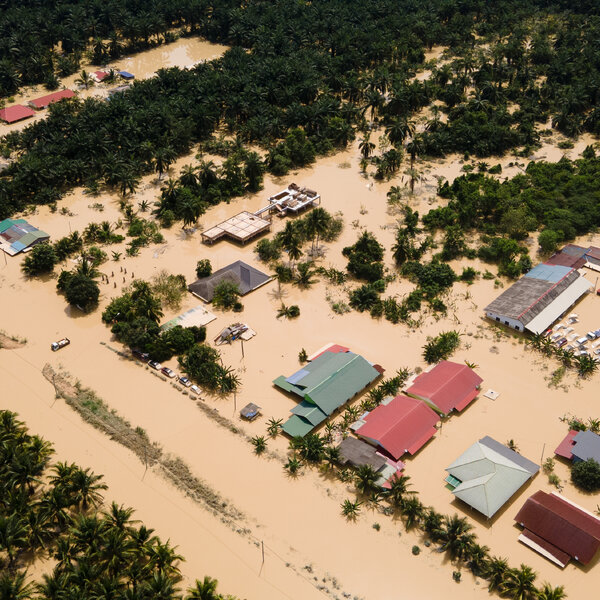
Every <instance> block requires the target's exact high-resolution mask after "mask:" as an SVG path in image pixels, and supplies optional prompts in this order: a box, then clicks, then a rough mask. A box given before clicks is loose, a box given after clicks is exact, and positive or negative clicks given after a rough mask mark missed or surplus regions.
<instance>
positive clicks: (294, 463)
mask: <svg viewBox="0 0 600 600" xmlns="http://www.w3.org/2000/svg"><path fill="white" fill-rule="evenodd" d="M301 466H302V463H301V462H300V461H299V460H298V457H297V456H296V455H295V454H294V455H293V456H291V457H290V458H289V459H288V461H287V463H285V465H283V468H284V469H285V470H286V471H287V472H288V473H289V475H290V476H292V477H295V476H296V475H297V474H298V471H299V470H300V467H301Z"/></svg>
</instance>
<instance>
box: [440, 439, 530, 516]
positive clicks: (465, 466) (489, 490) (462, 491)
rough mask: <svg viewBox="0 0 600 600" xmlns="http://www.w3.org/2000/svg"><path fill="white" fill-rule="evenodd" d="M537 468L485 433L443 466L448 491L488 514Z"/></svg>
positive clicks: (503, 501)
mask: <svg viewBox="0 0 600 600" xmlns="http://www.w3.org/2000/svg"><path fill="white" fill-rule="evenodd" d="M539 469H540V467H539V466H538V465H536V464H535V463H533V462H532V461H530V460H528V459H526V458H524V457H523V456H521V455H520V454H518V453H516V452H514V451H513V450H511V449H510V448H507V447H506V446H504V445H502V444H500V443H499V442H497V441H496V440H494V439H492V438H491V437H489V436H486V437H484V438H482V439H480V440H479V441H478V442H475V443H474V444H473V445H472V446H470V447H469V448H467V450H465V452H464V453H463V454H461V455H460V456H459V457H458V458H457V459H456V460H455V461H454V462H453V463H452V464H451V465H450V466H449V467H448V468H447V469H446V471H448V474H449V475H451V476H452V477H453V478H454V480H458V482H459V483H458V485H456V487H455V488H454V489H453V491H452V493H453V494H454V495H455V496H456V497H457V498H459V499H460V500H462V501H463V502H466V503H467V504H468V505H469V506H472V507H473V508H474V509H475V510H477V511H479V512H480V513H482V514H484V515H485V516H486V517H488V518H489V517H492V516H493V515H494V514H495V513H496V512H497V511H498V510H499V509H500V508H501V507H502V506H503V505H504V504H505V503H506V502H507V501H508V500H509V498H510V497H511V496H513V495H514V494H515V492H516V491H517V490H518V489H519V488H520V487H521V486H522V485H523V484H525V483H526V482H527V481H528V480H529V479H530V478H531V477H533V476H534V475H535V474H536V473H537V472H538V471H539Z"/></svg>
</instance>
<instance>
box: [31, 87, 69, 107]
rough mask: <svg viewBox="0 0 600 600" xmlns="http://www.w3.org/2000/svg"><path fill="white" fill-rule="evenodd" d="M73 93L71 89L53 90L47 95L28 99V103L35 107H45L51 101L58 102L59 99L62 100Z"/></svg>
mask: <svg viewBox="0 0 600 600" xmlns="http://www.w3.org/2000/svg"><path fill="white" fill-rule="evenodd" d="M74 95H75V92H74V91H73V90H61V91H60V92H54V93H53V94H48V95H47V96H42V97H41V98H36V99H35V100H30V102H29V104H31V105H33V106H34V107H35V108H46V107H47V106H48V105H50V104H52V103H53V102H58V101H59V100H64V99H65V98H72V97H73V96H74Z"/></svg>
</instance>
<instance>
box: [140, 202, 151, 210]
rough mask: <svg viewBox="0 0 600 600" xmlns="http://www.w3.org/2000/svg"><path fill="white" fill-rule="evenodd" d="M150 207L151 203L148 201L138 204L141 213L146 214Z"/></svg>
mask: <svg viewBox="0 0 600 600" xmlns="http://www.w3.org/2000/svg"><path fill="white" fill-rule="evenodd" d="M149 206H150V203H149V202H148V200H142V201H141V202H138V208H139V209H140V211H141V212H146V211H147V210H148V207H149Z"/></svg>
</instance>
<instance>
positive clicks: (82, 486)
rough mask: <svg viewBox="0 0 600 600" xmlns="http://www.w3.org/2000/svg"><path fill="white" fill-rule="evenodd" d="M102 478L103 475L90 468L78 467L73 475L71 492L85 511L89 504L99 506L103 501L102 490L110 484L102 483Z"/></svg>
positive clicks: (70, 486)
mask: <svg viewBox="0 0 600 600" xmlns="http://www.w3.org/2000/svg"><path fill="white" fill-rule="evenodd" d="M101 480H102V475H96V474H95V473H93V472H91V471H90V470H89V469H80V468H77V469H76V470H75V472H74V473H73V475H72V476H71V481H70V485H69V492H70V493H71V494H73V500H74V501H75V503H77V504H79V505H80V506H81V508H82V509H83V510H84V511H85V510H87V508H88V506H89V505H92V506H97V505H98V504H100V503H101V502H102V494H101V493H100V490H106V489H108V486H107V485H106V484H105V483H100V481H101Z"/></svg>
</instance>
